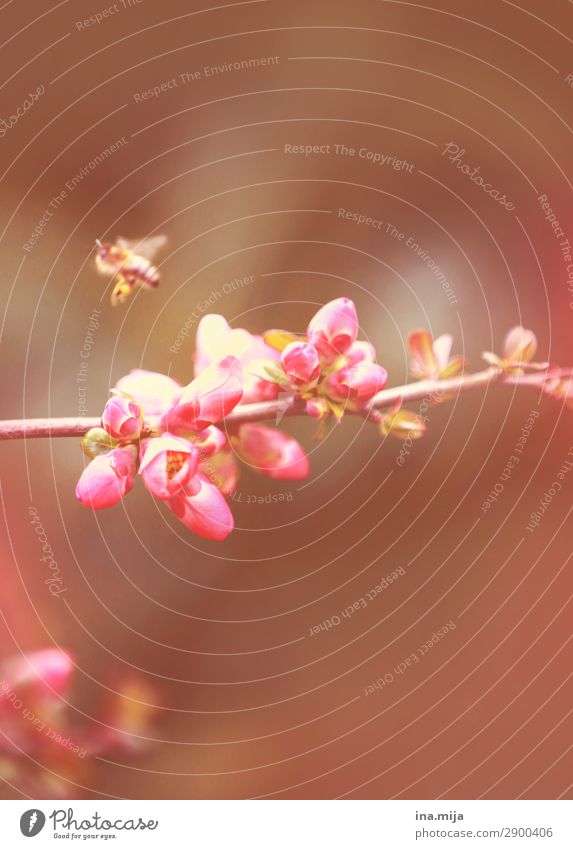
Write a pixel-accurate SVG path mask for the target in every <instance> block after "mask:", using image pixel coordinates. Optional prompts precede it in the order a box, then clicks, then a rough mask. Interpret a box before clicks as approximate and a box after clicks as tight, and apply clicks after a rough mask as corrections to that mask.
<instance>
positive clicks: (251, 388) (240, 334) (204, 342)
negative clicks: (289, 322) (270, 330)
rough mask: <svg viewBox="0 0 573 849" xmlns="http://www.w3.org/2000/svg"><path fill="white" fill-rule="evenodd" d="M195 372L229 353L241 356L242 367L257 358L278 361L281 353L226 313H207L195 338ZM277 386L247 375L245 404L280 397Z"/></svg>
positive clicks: (245, 376)
mask: <svg viewBox="0 0 573 849" xmlns="http://www.w3.org/2000/svg"><path fill="white" fill-rule="evenodd" d="M195 345H196V349H195V359H194V365H195V374H196V375H199V374H201V372H203V371H204V370H205V369H206V368H207V367H208V366H210V365H212V364H213V363H216V362H219V360H222V359H223V358H224V357H227V356H229V355H232V356H235V357H237V359H238V360H240V362H241V365H242V366H244V367H245V366H248V365H249V364H250V363H251V362H253V361H254V360H278V359H279V357H280V354H279V353H278V351H275V350H274V348H271V347H270V345H267V344H266V343H265V341H264V340H263V338H262V337H261V336H254V335H253V334H252V333H249V331H248V330H244V329H243V328H242V327H237V328H235V329H233V328H231V327H230V326H229V324H228V323H227V321H226V320H225V319H224V318H223V316H222V315H215V314H211V315H206V316H204V317H203V318H202V319H201V321H200V322H199V326H198V328H197V336H196V339H195ZM277 392H278V389H277V386H276V385H275V384H274V383H271V382H270V381H268V380H263V379H261V378H260V377H256V376H255V375H252V374H249V373H248V371H247V369H246V368H245V369H244V374H243V398H242V403H243V404H251V403H254V402H255V401H272V400H273V399H275V398H276V397H277Z"/></svg>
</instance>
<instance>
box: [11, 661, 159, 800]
mask: <svg viewBox="0 0 573 849" xmlns="http://www.w3.org/2000/svg"><path fill="white" fill-rule="evenodd" d="M73 670H74V661H73V659H72V656H71V655H70V654H69V652H67V651H63V650H62V649H57V648H48V649H41V650H40V651H34V652H30V653H27V654H24V655H20V656H15V657H10V658H8V659H7V660H5V661H4V662H3V663H2V665H1V668H0V721H1V725H2V734H0V779H5V780H7V781H9V782H11V783H13V785H14V786H15V787H17V788H18V790H19V791H20V793H24V794H27V795H28V796H29V797H30V798H33V799H70V798H77V797H78V793H79V794H80V795H81V788H82V787H86V786H87V785H89V784H91V782H90V781H89V778H88V773H89V770H90V768H91V765H92V763H93V755H95V754H101V753H105V752H109V751H110V750H113V749H115V750H117V749H118V748H119V747H120V746H121V747H122V748H126V747H128V746H129V748H130V749H133V748H134V744H136V742H139V743H140V744H141V743H142V742H144V741H143V740H141V739H139V740H138V739H137V738H145V737H147V736H148V730H147V726H148V724H149V720H150V718H151V715H152V713H153V704H154V702H156V701H157V700H156V697H155V696H154V694H153V693H152V692H150V691H149V690H148V689H145V690H143V689H142V685H141V683H139V687H138V689H134V686H133V684H131V686H130V689H129V690H128V691H127V692H125V683H124V687H123V688H122V687H121V686H120V687H118V688H116V689H117V692H114V693H113V694H112V695H111V696H110V700H109V701H110V705H109V709H108V713H107V716H106V715H104V716H102V720H103V722H102V721H100V722H97V721H95V720H94V721H93V722H87V723H83V724H80V725H78V723H77V721H74V720H72V721H70V715H69V713H68V710H67V707H68V706H67V704H66V701H65V695H66V691H67V689H68V687H69V684H70V683H71V678H72V674H73ZM138 680H139V679H138ZM122 681H123V682H125V679H122ZM108 689H109V688H108ZM143 701H144V702H145V704H143V705H141V702H143ZM134 706H135V707H134ZM106 721H107V725H108V726H109V725H111V726H112V727H106ZM114 723H115V724H114Z"/></svg>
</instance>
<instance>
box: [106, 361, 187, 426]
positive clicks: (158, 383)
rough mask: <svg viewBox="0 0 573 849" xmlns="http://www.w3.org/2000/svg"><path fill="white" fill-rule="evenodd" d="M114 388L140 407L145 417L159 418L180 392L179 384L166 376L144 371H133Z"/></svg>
mask: <svg viewBox="0 0 573 849" xmlns="http://www.w3.org/2000/svg"><path fill="white" fill-rule="evenodd" d="M115 388H116V389H117V390H118V392H123V393H125V394H126V395H129V396H130V397H131V398H135V400H136V401H137V402H138V403H139V404H140V405H141V408H142V409H143V412H144V415H145V416H146V417H152V416H159V415H161V413H162V412H163V411H164V410H166V409H167V408H168V407H169V406H170V404H171V403H172V401H173V398H174V396H175V395H176V394H177V393H178V392H180V391H181V384H180V383H177V381H176V380H173V378H171V377H168V376H167V375H166V374H160V373H159V372H155V371H145V370H144V369H133V371H130V372H129V374H126V375H125V376H124V377H121V378H120V379H119V380H118V381H117V383H116V385H115Z"/></svg>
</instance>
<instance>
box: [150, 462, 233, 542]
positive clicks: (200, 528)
mask: <svg viewBox="0 0 573 849" xmlns="http://www.w3.org/2000/svg"><path fill="white" fill-rule="evenodd" d="M167 503H168V505H169V507H170V508H171V509H172V510H173V512H174V513H175V515H176V516H177V518H178V519H180V520H181V521H182V522H183V524H184V525H185V527H186V528H189V530H190V531H193V533H195V534H198V535H199V536H200V537H205V539H212V540H218V541H220V540H224V539H226V537H228V536H229V534H230V533H231V531H232V530H233V528H234V526H235V522H234V519H233V514H232V513H231V511H230V510H229V506H228V504H227V502H226V501H225V498H224V497H223V495H221V493H220V492H219V490H218V489H217V487H216V486H214V485H213V484H212V483H210V482H209V481H208V480H207V478H206V477H205V475H203V474H201V473H199V474H197V475H195V477H194V478H193V481H192V484H191V487H190V489H189V493H188V494H181V495H177V496H175V498H172V499H171V500H170V501H168V502H167Z"/></svg>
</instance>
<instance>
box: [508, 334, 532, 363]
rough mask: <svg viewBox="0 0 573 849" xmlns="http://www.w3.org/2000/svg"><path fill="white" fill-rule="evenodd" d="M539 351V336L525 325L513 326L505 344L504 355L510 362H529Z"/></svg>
mask: <svg viewBox="0 0 573 849" xmlns="http://www.w3.org/2000/svg"><path fill="white" fill-rule="evenodd" d="M536 351H537V337H536V335H535V333H534V332H533V331H532V330H526V328H525V327H512V329H511V330H510V331H509V333H508V334H507V336H506V337H505V342H504V346H503V356H504V358H505V359H506V360H507V362H509V363H529V362H531V360H532V359H533V357H534V356H535V352H536Z"/></svg>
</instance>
